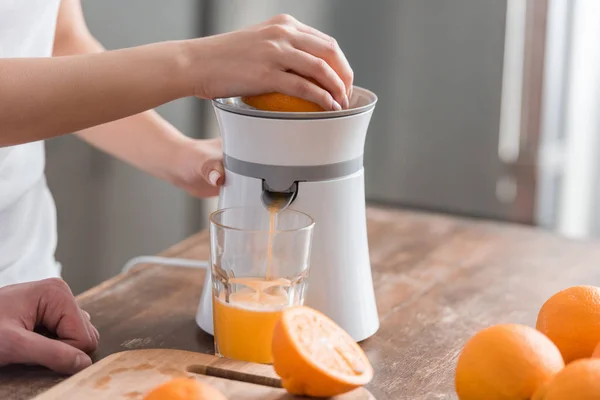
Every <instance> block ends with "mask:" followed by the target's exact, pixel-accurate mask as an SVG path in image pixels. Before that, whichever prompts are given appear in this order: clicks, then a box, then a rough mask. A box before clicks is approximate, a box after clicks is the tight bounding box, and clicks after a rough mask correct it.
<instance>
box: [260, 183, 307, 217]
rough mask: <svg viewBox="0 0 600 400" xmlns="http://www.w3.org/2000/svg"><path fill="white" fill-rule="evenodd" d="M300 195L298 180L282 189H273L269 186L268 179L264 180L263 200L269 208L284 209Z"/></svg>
mask: <svg viewBox="0 0 600 400" xmlns="http://www.w3.org/2000/svg"><path fill="white" fill-rule="evenodd" d="M296 196H298V182H294V183H293V184H292V185H291V186H290V187H289V188H287V189H285V190H283V191H281V190H273V189H272V188H270V187H269V185H268V184H267V182H266V181H264V180H263V182H262V193H261V196H260V198H261V200H262V203H263V204H264V206H265V207H267V208H268V209H276V210H278V211H283V210H285V209H286V208H288V207H289V206H290V204H292V202H293V201H294V200H295V199H296Z"/></svg>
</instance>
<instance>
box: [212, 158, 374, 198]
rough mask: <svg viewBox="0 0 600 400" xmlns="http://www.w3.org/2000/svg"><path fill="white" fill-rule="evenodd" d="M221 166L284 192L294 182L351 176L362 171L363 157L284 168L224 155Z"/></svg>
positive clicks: (274, 189) (284, 166)
mask: <svg viewBox="0 0 600 400" xmlns="http://www.w3.org/2000/svg"><path fill="white" fill-rule="evenodd" d="M223 164H224V165H225V168H227V169H228V170H229V171H231V172H234V173H236V174H239V175H243V176H249V177H251V178H257V179H263V180H264V181H265V183H266V184H267V185H268V187H269V188H270V189H271V190H273V191H279V192H285V191H287V190H288V189H289V188H290V186H292V185H293V184H294V182H318V181H326V180H330V179H337V178H341V177H344V176H348V175H352V174H354V173H356V172H358V171H360V170H361V169H362V167H363V156H362V155H361V156H360V157H357V158H355V159H352V160H348V161H342V162H339V163H334V164H325V165H310V166H286V165H266V164H258V163H252V162H247V161H242V160H239V159H237V158H234V157H231V156H228V155H227V154H225V155H224V159H223Z"/></svg>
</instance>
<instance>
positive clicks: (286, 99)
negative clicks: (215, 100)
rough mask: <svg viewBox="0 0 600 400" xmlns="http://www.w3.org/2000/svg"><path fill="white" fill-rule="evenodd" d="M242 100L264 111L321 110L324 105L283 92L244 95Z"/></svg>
mask: <svg viewBox="0 0 600 400" xmlns="http://www.w3.org/2000/svg"><path fill="white" fill-rule="evenodd" d="M242 101H243V102H244V103H246V104H248V105H249V106H252V107H254V108H256V109H258V110H263V111H278V112H320V111H325V110H323V107H321V106H320V105H318V104H317V103H313V102H312V101H308V100H304V99H301V98H299V97H294V96H290V95H287V94H283V93H265V94H259V95H256V96H245V97H242Z"/></svg>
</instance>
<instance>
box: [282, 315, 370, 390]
mask: <svg viewBox="0 0 600 400" xmlns="http://www.w3.org/2000/svg"><path fill="white" fill-rule="evenodd" d="M272 350H273V367H274V368H275V372H277V375H279V376H280V378H281V383H282V384H283V387H284V388H285V389H286V390H287V391H288V392H289V393H291V394H295V395H308V396H315V397H331V396H336V395H339V394H342V393H345V392H348V391H351V390H353V389H355V388H357V387H359V386H362V385H365V384H367V383H369V381H370V380H371V379H372V378H373V367H372V366H371V363H370V362H369V359H368V358H367V356H366V355H365V353H364V351H363V350H362V349H361V348H360V346H359V345H358V344H357V343H356V342H355V341H354V340H353V339H352V338H351V337H350V335H349V334H348V333H347V332H346V331H344V330H343V329H342V328H340V327H339V326H338V325H337V324H336V323H335V322H333V321H332V320H331V319H329V318H328V317H326V316H325V315H324V314H322V313H320V312H319V311H316V310H313V309H312V308H309V307H304V306H299V307H291V308H288V309H286V310H285V311H283V313H282V315H281V318H280V319H279V321H278V322H277V324H276V325H275V330H274V331H273V346H272Z"/></svg>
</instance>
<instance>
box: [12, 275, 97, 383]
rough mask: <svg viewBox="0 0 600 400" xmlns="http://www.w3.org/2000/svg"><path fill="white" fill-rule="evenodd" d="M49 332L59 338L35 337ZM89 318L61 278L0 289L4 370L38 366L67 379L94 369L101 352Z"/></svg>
mask: <svg viewBox="0 0 600 400" xmlns="http://www.w3.org/2000/svg"><path fill="white" fill-rule="evenodd" d="M36 328H43V329H44V330H45V331H48V332H50V335H51V336H53V338H49V337H47V336H42V335H41V334H38V333H35V332H34V329H36ZM99 337H100V336H99V334H98V331H97V330H96V328H94V326H93V325H92V324H91V323H90V319H89V314H88V313H87V312H85V311H83V310H82V309H81V308H79V306H78V305H77V302H76V301H75V298H74V297H73V294H72V293H71V290H70V289H69V286H68V285H67V284H66V283H65V282H64V281H62V280H60V279H46V280H43V281H38V282H30V283H23V284H18V285H10V286H5V287H3V288H0V366H2V365H6V364H38V365H43V366H46V367H48V368H50V369H52V370H54V371H57V372H60V373H64V374H74V373H76V372H79V371H81V370H82V369H84V368H86V367H88V366H90V365H91V364H92V360H91V359H90V357H89V356H88V355H87V354H86V353H91V352H93V351H94V350H96V347H98V339H99Z"/></svg>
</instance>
